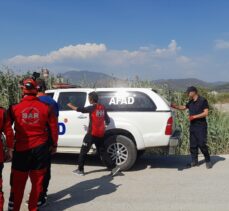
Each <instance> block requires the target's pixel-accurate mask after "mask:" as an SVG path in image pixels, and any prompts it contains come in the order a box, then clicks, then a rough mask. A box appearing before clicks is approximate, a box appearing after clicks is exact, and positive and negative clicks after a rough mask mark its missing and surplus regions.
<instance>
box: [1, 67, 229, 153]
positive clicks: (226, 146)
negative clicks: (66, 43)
mask: <svg viewBox="0 0 229 211" xmlns="http://www.w3.org/2000/svg"><path fill="white" fill-rule="evenodd" d="M25 76H26V75H24V76H18V75H15V74H14V73H13V72H12V71H10V70H8V69H4V71H3V70H2V71H1V70H0V106H2V107H5V108H8V106H9V105H10V104H14V103H17V102H19V100H20V98H21V92H20V88H19V82H20V80H22V78H23V77H25ZM56 81H58V78H57V77H55V76H53V75H52V76H50V78H49V79H48V80H47V81H46V82H47V86H48V87H49V88H51V87H52V85H53V84H54V83H55V82H56ZM125 84H126V86H128V87H141V88H152V89H153V90H156V91H157V92H158V93H159V94H160V95H162V96H164V98H165V99H167V101H168V102H174V103H176V104H180V105H185V104H186V102H187V96H186V95H185V94H184V93H182V92H175V91H172V90H169V89H168V88H167V87H162V86H158V85H155V84H153V83H152V82H150V81H141V80H139V79H138V78H136V79H135V80H132V81H128V80H127V81H126V83H125ZM118 85H119V83H118V82H115V81H111V82H110V84H108V86H111V87H115V86H118ZM81 86H82V87H85V86H87V83H86V82H84V83H82V84H81ZM199 90H200V94H201V95H203V96H204V97H206V98H207V99H208V101H209V104H210V115H209V118H208V125H209V130H208V145H209V147H210V150H211V152H212V154H221V153H229V132H228V131H229V115H226V114H225V113H223V112H221V111H219V110H217V108H215V107H214V104H216V103H217V102H225V101H224V100H225V99H229V94H228V93H225V94H219V95H214V94H213V93H211V92H209V91H208V90H206V89H201V88H199ZM226 102H228V101H226ZM174 112H175V115H176V125H177V127H179V128H180V129H181V130H182V144H181V146H180V148H179V149H178V151H177V153H178V154H188V153H189V144H188V142H189V141H188V140H189V122H188V118H187V117H188V115H187V112H186V111H185V112H177V111H174Z"/></svg>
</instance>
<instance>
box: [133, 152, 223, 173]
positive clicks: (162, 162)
mask: <svg viewBox="0 0 229 211" xmlns="http://www.w3.org/2000/svg"><path fill="white" fill-rule="evenodd" d="M211 160H212V163H213V167H214V165H216V164H217V163H218V162H220V161H224V160H225V158H224V157H221V156H218V155H214V156H211ZM188 163H190V156H189V155H179V156H178V155H177V156H175V155H174V156H157V155H144V156H143V157H141V158H139V159H138V160H137V162H136V164H135V166H134V167H133V168H132V169H131V171H140V170H143V169H146V168H167V169H177V170H178V171H182V170H185V169H187V164H188ZM199 164H200V165H203V164H205V161H204V158H200V161H199Z"/></svg>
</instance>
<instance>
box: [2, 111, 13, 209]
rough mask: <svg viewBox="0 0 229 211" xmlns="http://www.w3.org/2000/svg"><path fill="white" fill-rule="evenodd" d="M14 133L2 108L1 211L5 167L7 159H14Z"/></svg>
mask: <svg viewBox="0 0 229 211" xmlns="http://www.w3.org/2000/svg"><path fill="white" fill-rule="evenodd" d="M2 133H4V134H5V136H6V147H7V149H6V150H7V155H5V152H4V149H3V148H4V145H3V140H1V138H2ZM13 141H14V133H13V129H12V127H11V123H10V119H9V118H8V115H7V112H6V110H5V109H3V108H0V211H3V206H4V196H3V191H2V170H3V167H4V164H3V163H4V159H5V157H6V158H7V159H9V160H11V159H12V151H13V145H14V143H13Z"/></svg>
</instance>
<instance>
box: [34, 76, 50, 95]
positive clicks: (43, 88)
mask: <svg viewBox="0 0 229 211" xmlns="http://www.w3.org/2000/svg"><path fill="white" fill-rule="evenodd" d="M36 82H37V89H38V92H45V91H46V89H47V87H46V84H45V81H44V80H43V79H41V78H38V79H36Z"/></svg>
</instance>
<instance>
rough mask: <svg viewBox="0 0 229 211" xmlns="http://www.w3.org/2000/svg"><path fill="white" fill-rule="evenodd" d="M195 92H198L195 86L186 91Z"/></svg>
mask: <svg viewBox="0 0 229 211" xmlns="http://www.w3.org/2000/svg"><path fill="white" fill-rule="evenodd" d="M190 92H195V93H198V89H197V88H196V87H195V86H190V87H188V88H187V90H186V93H188V94H189V93H190Z"/></svg>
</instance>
